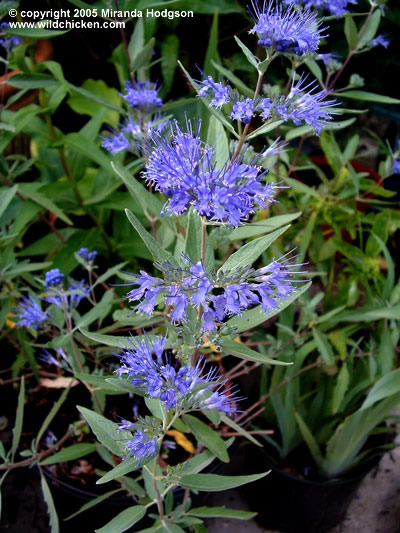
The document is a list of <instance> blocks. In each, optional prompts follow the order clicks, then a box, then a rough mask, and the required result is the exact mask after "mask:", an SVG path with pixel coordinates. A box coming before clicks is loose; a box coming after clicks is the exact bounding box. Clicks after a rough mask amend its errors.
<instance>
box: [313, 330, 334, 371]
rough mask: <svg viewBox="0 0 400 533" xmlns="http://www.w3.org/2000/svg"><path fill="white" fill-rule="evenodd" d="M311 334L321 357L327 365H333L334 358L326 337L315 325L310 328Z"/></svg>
mask: <svg viewBox="0 0 400 533" xmlns="http://www.w3.org/2000/svg"><path fill="white" fill-rule="evenodd" d="M312 334H313V337H314V340H315V343H316V345H317V348H318V351H319V353H320V355H321V357H322V359H323V360H324V361H325V363H326V364H327V365H330V366H333V365H334V364H335V358H334V355H333V351H332V347H331V345H330V343H329V340H328V337H327V336H326V335H325V333H323V332H322V331H320V330H319V329H318V328H317V327H314V328H312Z"/></svg>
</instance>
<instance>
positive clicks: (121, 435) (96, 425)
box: [77, 405, 131, 456]
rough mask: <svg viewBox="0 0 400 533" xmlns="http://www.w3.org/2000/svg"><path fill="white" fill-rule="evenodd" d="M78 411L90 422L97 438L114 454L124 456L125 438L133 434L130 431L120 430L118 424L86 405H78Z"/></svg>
mask: <svg viewBox="0 0 400 533" xmlns="http://www.w3.org/2000/svg"><path fill="white" fill-rule="evenodd" d="M77 409H78V411H79V412H80V413H81V415H82V416H83V418H84V419H85V420H86V421H87V422H88V423H89V426H90V428H91V430H92V431H93V433H94V434H95V435H96V437H97V439H98V440H99V441H100V442H101V444H103V445H104V446H105V447H106V448H107V449H108V450H110V452H112V453H113V454H114V455H119V456H123V455H125V454H124V450H125V446H124V439H130V438H131V434H130V433H129V432H128V431H122V432H118V430H119V427H118V424H115V423H114V422H111V421H110V420H107V418H105V417H104V416H102V415H99V414H98V413H95V412H94V411H91V410H90V409H86V407H81V406H80V405H78V406H77Z"/></svg>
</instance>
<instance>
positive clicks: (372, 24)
mask: <svg viewBox="0 0 400 533" xmlns="http://www.w3.org/2000/svg"><path fill="white" fill-rule="evenodd" d="M381 16H382V13H381V10H380V9H376V10H375V11H374V12H373V13H372V15H371V17H370V18H369V21H368V24H367V26H366V28H365V30H364V32H363V34H362V36H361V38H360V41H359V43H358V47H357V48H358V49H360V48H363V47H364V46H365V45H366V44H368V43H369V42H370V41H372V39H373V38H374V37H375V35H376V32H377V31H378V28H379V24H380V22H381Z"/></svg>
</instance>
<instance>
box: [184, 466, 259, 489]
mask: <svg viewBox="0 0 400 533" xmlns="http://www.w3.org/2000/svg"><path fill="white" fill-rule="evenodd" d="M267 474H269V471H268V472H263V473H261V474H252V475H248V476H218V475H216V474H193V475H189V476H183V477H182V478H181V480H180V482H179V485H180V486H181V487H183V488H185V489H191V490H199V491H206V492H219V491H223V490H229V489H234V488H236V487H240V486H241V485H246V484H247V483H252V482H253V481H257V480H258V479H261V478H263V477H265V476H266V475H267Z"/></svg>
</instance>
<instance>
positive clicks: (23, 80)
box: [8, 74, 60, 89]
mask: <svg viewBox="0 0 400 533" xmlns="http://www.w3.org/2000/svg"><path fill="white" fill-rule="evenodd" d="M8 83H9V84H10V85H12V86H13V87H16V88H17V89H47V88H48V87H55V86H57V85H60V82H59V81H58V80H56V79H55V78H54V76H51V75H50V74H15V76H12V77H11V78H10V79H9V80H8Z"/></svg>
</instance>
